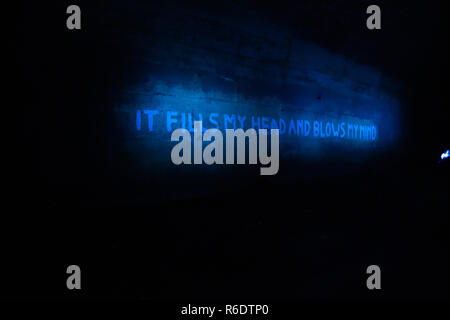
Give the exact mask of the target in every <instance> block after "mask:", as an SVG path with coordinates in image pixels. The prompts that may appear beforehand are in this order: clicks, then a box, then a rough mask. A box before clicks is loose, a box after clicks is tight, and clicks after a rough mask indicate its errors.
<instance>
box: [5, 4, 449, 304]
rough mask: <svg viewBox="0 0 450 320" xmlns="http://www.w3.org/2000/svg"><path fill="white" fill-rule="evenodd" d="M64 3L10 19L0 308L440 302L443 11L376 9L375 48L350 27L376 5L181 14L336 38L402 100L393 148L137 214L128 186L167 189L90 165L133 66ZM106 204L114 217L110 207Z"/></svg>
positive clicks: (89, 7)
mask: <svg viewBox="0 0 450 320" xmlns="http://www.w3.org/2000/svg"><path fill="white" fill-rule="evenodd" d="M336 3H337V4H339V5H336V6H334V5H335V4H336ZM70 4H71V3H68V2H67V3H66V2H65V1H53V2H51V1H50V2H43V3H37V2H32V3H25V6H24V8H23V14H24V18H23V20H22V21H21V23H20V29H21V31H22V33H23V35H22V36H23V47H21V48H20V49H19V52H18V57H19V61H20V62H21V63H22V64H23V67H24V79H23V81H24V83H23V84H22V85H21V86H20V91H21V96H20V98H19V100H18V101H20V102H21V103H23V105H22V106H21V110H23V119H24V133H25V136H24V145H23V149H22V151H23V156H22V157H21V161H20V163H19V167H20V168H19V170H18V172H19V173H20V175H19V176H18V178H17V181H16V185H15V186H16V188H15V190H17V191H18V194H17V197H15V198H14V201H15V203H16V205H15V206H14V210H13V211H11V214H9V215H8V216H9V217H10V218H11V222H10V223H9V221H8V223H6V224H5V226H6V229H7V231H6V232H5V233H4V235H6V240H5V241H3V243H2V246H3V247H4V249H5V250H4V252H6V257H5V259H4V260H3V261H2V267H3V268H5V270H6V271H5V272H4V273H2V274H3V275H4V277H5V278H6V281H5V285H3V286H2V287H1V288H2V289H1V290H2V291H1V294H2V296H4V297H33V298H67V299H70V298H110V297H114V298H149V299H157V300H159V299H162V300H174V299H178V300H187V301H191V300H195V299H201V300H203V301H204V300H221V299H222V300H226V299H244V300H245V299H252V300H253V301H254V300H257V299H265V300H268V299H269V300H275V299H278V300H279V299H283V300H286V299H288V300H296V299H315V298H328V299H406V298H448V297H449V293H448V292H449V291H448V286H450V273H449V267H450V257H449V252H450V250H449V249H450V248H449V245H448V244H449V241H448V240H449V239H448V238H449V235H448V228H449V217H448V213H449V210H448V208H449V206H448V198H449V180H448V170H449V169H448V163H441V164H438V159H439V155H440V154H441V153H442V152H443V151H444V150H445V149H446V148H447V149H448V147H449V145H448V144H449V140H448V138H449V135H448V132H449V130H448V123H449V117H448V112H447V109H448V106H449V105H448V101H449V90H448V74H449V71H450V67H449V62H448V57H449V56H450V55H449V41H448V32H447V29H448V27H447V23H446V22H445V20H444V18H445V8H444V1H441V2H439V1H427V2H420V3H412V2H411V1H395V4H394V3H393V1H391V2H389V3H384V2H380V1H379V2H377V4H378V5H379V6H380V7H381V8H382V12H383V19H384V20H383V29H382V30H380V31H379V32H378V34H377V35H376V36H373V37H368V36H367V32H369V31H367V30H364V28H361V25H364V24H365V17H366V14H365V8H366V7H367V6H368V5H369V4H372V3H368V2H365V1H345V2H343V1H341V2H332V1H298V2H295V1H276V2H270V3H269V2H268V3H263V2H259V1H255V2H247V1H245V2H242V1H239V2H237V1H235V2H233V1H232V2H229V3H228V4H220V5H219V4H217V5H216V4H214V3H211V2H202V1H195V2H193V3H192V4H191V6H192V8H193V10H195V8H197V7H205V6H207V7H208V10H213V11H214V10H220V12H222V13H223V15H224V17H226V16H227V12H228V11H227V8H235V7H236V6H239V7H240V8H241V10H255V11H257V12H259V13H260V14H261V15H264V16H265V17H268V19H271V21H273V22H279V23H281V22H282V23H286V24H288V25H289V26H290V27H291V28H292V29H293V30H296V31H297V32H299V34H301V35H302V36H303V37H304V38H305V39H308V40H311V41H314V42H316V43H319V44H320V45H321V46H323V47H325V48H327V49H329V50H331V51H333V50H337V49H336V48H337V47H338V44H342V43H344V44H345V45H339V47H340V48H341V49H340V50H342V51H341V53H344V54H345V55H346V56H348V57H349V58H351V59H354V60H356V61H358V62H360V63H364V64H367V65H371V66H374V67H376V68H377V69H378V70H381V71H382V72H383V73H386V74H387V75H389V76H390V77H393V78H394V79H395V80H396V81H398V82H399V83H401V84H402V85H403V86H404V87H405V88H406V94H405V95H404V97H405V98H404V100H403V101H402V105H403V106H404V108H403V110H402V117H403V122H404V124H405V127H404V128H403V129H404V130H403V135H402V138H401V141H400V142H399V144H398V148H396V149H395V150H392V152H389V153H388V154H386V155H385V156H383V157H382V158H377V159H374V160H373V161H370V162H368V163H366V164H365V165H364V166H361V168H360V169H359V170H358V171H357V172H356V173H354V174H352V175H349V176H345V177H339V178H336V177H328V178H327V177H322V178H316V179H312V180H307V181H306V180H298V181H295V182H289V183H282V184H276V185H274V184H273V183H271V180H270V179H265V178H264V177H255V178H254V180H252V181H249V182H247V183H248V187H247V189H246V190H245V192H233V188H232V186H233V184H235V183H239V179H238V177H234V178H230V180H228V181H226V182H225V183H229V184H230V192H229V193H227V194H219V195H217V196H209V197H207V198H196V199H188V200H177V201H171V202H163V203H158V204H137V203H133V201H134V198H133V194H134V191H135V190H140V192H141V193H145V192H148V193H151V192H152V190H155V189H157V188H160V187H161V185H158V184H164V183H171V182H168V181H167V180H165V179H163V177H160V178H159V179H158V180H157V183H153V184H144V183H138V182H136V181H133V179H127V178H126V177H125V178H124V177H122V176H121V177H115V176H114V174H112V173H111V171H110V170H108V168H106V167H105V165H104V164H105V163H106V162H108V161H111V158H112V159H114V154H111V152H110V147H109V144H108V132H109V131H108V130H109V127H107V123H108V122H105V121H104V119H105V118H108V117H111V105H113V102H114V94H113V93H114V92H115V91H117V90H119V89H120V86H121V82H120V81H119V80H116V79H120V77H121V76H120V74H118V72H119V71H117V70H120V69H121V68H124V67H128V66H130V65H132V61H133V57H132V53H133V48H127V47H120V48H105V47H102V46H101V45H100V44H99V42H98V41H96V40H97V39H98V37H107V36H108V35H107V33H105V32H104V30H103V29H102V28H101V25H100V24H101V16H102V10H103V9H104V8H105V7H106V6H107V5H108V3H107V2H95V1H89V2H87V1H77V3H76V4H78V5H79V6H80V7H81V8H82V14H83V21H82V29H81V30H80V31H76V32H71V31H69V30H67V28H66V26H65V21H66V17H67V15H66V14H65V10H66V8H67V6H68V5H70ZM133 5H134V4H133V3H130V6H133ZM152 5H155V6H158V5H159V4H158V3H156V2H153V3H152ZM173 5H177V3H174V4H173ZM136 20H137V21H139V19H136V17H130V23H132V22H134V23H135V21H136ZM342 48H344V49H342ZM137 78H138V77H137ZM128 80H129V81H138V79H128ZM61 118H64V119H65V121H60V119H61ZM113 161H114V160H113ZM120 165H121V164H120V163H115V166H116V167H120ZM326 165H327V164H325V163H319V164H318V165H317V166H318V167H319V168H320V166H326ZM285 170H295V165H292V164H289V165H287V167H286V169H285ZM117 175H118V176H120V173H118V174H117ZM112 181H114V183H112ZM118 193H120V194H121V195H122V196H124V197H125V198H127V197H128V198H129V202H128V204H126V205H122V206H117V205H110V204H109V202H108V201H109V199H111V198H113V197H114V195H115V194H118ZM71 264H77V265H79V266H80V267H81V270H82V286H83V289H82V290H81V291H79V292H76V291H69V290H67V288H66V277H67V275H66V273H65V271H66V268H67V266H68V265H71ZM371 264H377V265H379V266H380V267H381V270H382V290H381V291H377V292H374V291H369V290H367V288H366V285H365V280H366V274H365V270H366V268H367V266H369V265H371Z"/></svg>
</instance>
